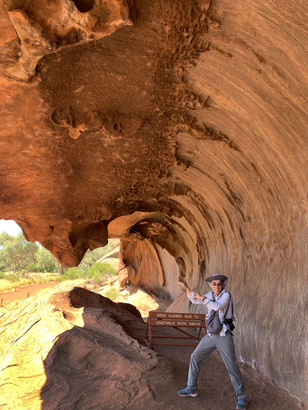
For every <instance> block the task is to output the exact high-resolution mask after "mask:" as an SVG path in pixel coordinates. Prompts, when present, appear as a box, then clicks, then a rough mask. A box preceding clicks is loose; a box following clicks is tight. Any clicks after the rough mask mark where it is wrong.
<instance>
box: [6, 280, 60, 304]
mask: <svg viewBox="0 0 308 410" xmlns="http://www.w3.org/2000/svg"><path fill="white" fill-rule="evenodd" d="M54 286H58V282H53V283H40V284H39V283H36V284H34V285H28V286H24V287H22V288H19V289H16V291H11V292H3V293H0V306H1V305H6V304H8V303H12V302H18V301H20V300H23V299H26V298H27V297H31V296H34V295H36V294H37V293H39V292H41V291H42V290H44V289H48V288H53V287H54ZM28 295H29V296H28Z"/></svg>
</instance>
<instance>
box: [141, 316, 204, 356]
mask: <svg viewBox="0 0 308 410" xmlns="http://www.w3.org/2000/svg"><path fill="white" fill-rule="evenodd" d="M154 327H172V328H173V329H176V330H177V331H179V332H181V333H182V334H185V336H170V335H167V336H166V335H164V336H162V335H153V332H152V331H153V328H154ZM182 327H194V328H198V329H199V331H198V334H197V336H193V335H191V334H190V333H188V332H186V331H184V330H183V329H181V328H182ZM201 329H204V333H206V328H205V315H203V314H195V313H171V312H170V313H169V312H149V317H148V320H147V324H146V328H145V334H144V340H145V342H146V344H147V345H148V347H149V348H150V349H153V345H154V344H155V345H168V346H197V345H198V343H199V337H200V333H201ZM153 338H160V339H162V338H165V339H190V340H193V341H194V343H191V342H190V343H184V342H179V341H178V342H155V343H154V342H153Z"/></svg>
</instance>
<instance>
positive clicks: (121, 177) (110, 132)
mask: <svg viewBox="0 0 308 410" xmlns="http://www.w3.org/2000/svg"><path fill="white" fill-rule="evenodd" d="M1 25H2V27H3V30H2V36H1V37H2V38H1V63H0V69H1V97H0V98H1V106H2V110H1V114H0V115H1V134H0V138H1V146H0V152H1V159H2V160H1V164H0V184H1V208H0V209H1V215H0V216H1V218H4V219H13V220H15V221H17V222H18V224H19V225H20V226H21V227H22V229H23V232H24V234H25V236H26V237H27V239H29V240H32V241H34V240H36V241H39V242H40V243H41V244H43V245H44V246H45V247H46V248H47V249H49V250H50V251H51V252H52V253H53V254H54V255H55V256H56V257H57V258H58V259H59V260H60V261H61V262H62V264H63V265H64V266H75V265H78V263H79V262H80V260H81V259H82V257H83V255H84V253H85V252H86V250H87V249H94V248H96V247H98V246H103V245H105V244H106V242H107V238H108V235H109V237H112V236H118V237H126V238H129V237H132V238H141V239H142V238H147V239H149V240H150V241H152V242H157V243H159V244H161V245H162V246H163V247H166V248H167V249H168V251H169V252H170V253H171V254H172V255H173V256H175V257H178V256H179V255H178V253H181V252H182V248H183V247H184V248H185V243H189V242H190V244H188V248H191V244H192V243H193V244H194V246H195V247H197V252H198V255H199V256H198V259H199V261H198V262H199V263H201V261H203V262H204V263H205V261H206V259H208V258H209V248H213V247H214V248H215V249H216V248H217V247H220V246H225V247H227V244H226V243H227V242H230V235H231V236H232V242H233V243H236V246H237V247H238V245H239V244H241V247H242V245H243V246H244V247H247V246H249V242H254V241H255V240H256V239H260V238H261V237H263V236H264V235H265V234H266V232H267V231H268V230H269V229H271V230H272V231H273V232H274V236H273V237H272V238H271V240H272V241H276V242H277V244H278V248H279V249H280V250H283V248H284V246H286V243H287V241H285V240H284V238H282V235H281V231H283V232H284V233H285V234H287V235H292V228H291V227H290V226H289V225H288V224H287V223H286V224H284V223H282V222H283V221H285V215H284V213H285V214H287V218H289V222H291V221H292V220H293V219H297V218H299V217H300V215H303V213H305V212H306V210H305V202H306V197H307V194H306V192H305V189H304V185H305V175H304V173H303V172H302V170H303V167H305V160H306V156H305V152H306V123H307V121H306V120H307V112H306V109H305V108H306V107H305V103H306V90H305V88H306V86H307V84H306V83H307V81H306V66H307V64H306V60H307V57H306V54H305V45H306V41H305V40H306V37H305V36H306V34H307V31H306V29H305V23H304V17H303V15H302V13H299V12H296V10H295V9H293V8H291V7H290V6H289V5H286V4H284V2H282V1H281V2H270V3H266V4H259V3H256V2H254V1H250V2H248V3H245V5H240V4H233V3H231V2H229V1H217V2H215V1H214V2H213V1H204V0H203V1H199V0H190V1H184V0H183V1H181V0H172V1H168V2H164V1H154V2H153V1H138V0H137V1H132V0H129V1H125V0H108V1H107V0H105V1H104V0H78V1H77V0H76V1H72V0H58V1H54V2H48V1H43V2H41V1H40V2H37V1H27V0H19V1H18V0H5V1H3V2H2V4H1ZM302 205H304V206H303V207H302ZM303 208H304V209H303ZM129 215H135V216H137V215H138V217H139V222H140V221H143V225H135V224H136V223H137V222H138V221H136V220H135V219H136V218H134V217H133V220H134V226H133V225H131V226H127V223H126V224H124V225H125V226H126V227H125V229H124V225H123V229H122V230H121V229H120V228H119V222H116V220H117V219H118V218H122V217H123V216H129ZM280 218H281V220H280ZM121 221H122V222H123V221H125V218H124V219H123V218H122V219H121ZM127 221H128V220H127ZM145 225H146V226H145ZM113 226H117V229H116V232H117V233H114V232H113ZM141 228H142V229H141ZM147 228H148V229H147ZM108 232H109V233H108ZM276 234H277V235H276ZM275 235H276V236H275ZM175 236H176V237H177V240H178V241H179V242H180V243H181V245H180V246H179V247H177V246H174V238H175ZM268 240H269V238H263V239H262V243H263V244H265V243H266V242H268ZM260 246H261V245H260ZM174 248H178V249H179V248H181V249H180V251H177V250H176V249H174ZM262 251H264V249H263V250H262V249H259V255H260V257H261V258H262V257H266V255H265V253H264V252H263V254H262ZM184 253H185V254H186V253H187V252H186V250H185V249H184ZM235 256H236V255H235ZM187 263H188V265H193V264H194V263H195V262H194V261H193V258H190V261H188V262H187Z"/></svg>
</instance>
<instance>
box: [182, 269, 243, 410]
mask: <svg viewBox="0 0 308 410" xmlns="http://www.w3.org/2000/svg"><path fill="white" fill-rule="evenodd" d="M206 282H207V284H208V286H209V287H210V289H212V292H209V293H207V294H206V295H200V294H199V293H196V292H192V291H191V290H190V289H189V287H188V286H186V285H185V284H184V283H182V282H176V283H177V284H178V285H179V286H181V288H182V289H184V290H186V292H187V297H188V298H189V300H190V301H191V302H192V303H199V304H203V305H205V306H206V307H207V308H208V315H207V318H209V317H211V315H212V314H213V313H214V311H215V312H218V317H219V321H220V323H221V324H222V329H221V330H220V332H219V333H213V334H211V333H209V331H208V332H207V334H206V335H205V336H204V337H203V338H202V339H201V341H200V343H199V345H198V346H197V347H196V349H195V351H194V352H193V353H192V355H191V357H190V364H189V372H188V381H187V387H186V388H185V389H183V390H179V392H178V394H179V396H181V397H189V396H190V397H197V395H198V393H197V378H198V375H199V371H200V367H201V364H202V363H203V361H204V360H205V359H206V358H207V357H208V356H209V355H210V354H211V353H212V352H213V351H214V350H215V349H217V350H218V352H219V354H220V356H221V357H222V359H223V361H224V364H225V366H226V368H227V370H228V372H229V375H230V378H231V382H232V384H233V387H234V390H235V393H236V395H237V398H238V403H237V406H236V408H237V409H240V410H245V409H246V406H247V392H246V389H245V386H244V382H243V379H242V375H241V372H240V369H239V367H238V365H237V363H236V361H235V348H234V343H233V335H232V333H231V330H232V328H231V330H230V325H231V324H232V320H229V321H228V319H232V318H233V305H232V297H231V295H230V293H229V292H227V291H226V290H225V287H226V285H227V282H228V278H227V277H226V276H224V275H218V274H215V275H213V276H211V277H209V278H207V279H206ZM226 319H227V320H226Z"/></svg>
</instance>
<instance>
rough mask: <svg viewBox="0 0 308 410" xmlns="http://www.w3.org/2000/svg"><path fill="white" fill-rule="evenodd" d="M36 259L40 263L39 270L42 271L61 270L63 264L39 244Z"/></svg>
mask: <svg viewBox="0 0 308 410" xmlns="http://www.w3.org/2000/svg"><path fill="white" fill-rule="evenodd" d="M36 260H37V264H38V270H39V271H42V272H55V271H56V270H58V271H59V272H60V271H61V265H60V263H59V262H58V261H57V259H56V258H55V257H54V256H53V255H52V254H51V253H50V252H49V251H48V250H47V249H45V248H43V247H42V246H39V249H38V250H37V252H36Z"/></svg>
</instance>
